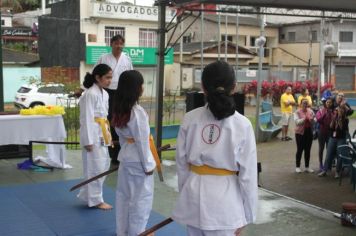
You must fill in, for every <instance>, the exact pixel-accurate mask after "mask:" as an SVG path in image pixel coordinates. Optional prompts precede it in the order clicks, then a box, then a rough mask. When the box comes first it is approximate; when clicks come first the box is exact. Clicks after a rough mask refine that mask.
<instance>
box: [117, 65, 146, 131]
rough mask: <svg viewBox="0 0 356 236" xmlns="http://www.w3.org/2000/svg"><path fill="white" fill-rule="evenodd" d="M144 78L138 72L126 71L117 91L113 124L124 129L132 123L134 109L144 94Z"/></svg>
mask: <svg viewBox="0 0 356 236" xmlns="http://www.w3.org/2000/svg"><path fill="white" fill-rule="evenodd" d="M143 82H144V81H143V76H142V74H141V73H140V72H138V71H136V70H127V71H124V72H123V73H122V74H121V75H120V78H119V83H118V85H117V89H116V91H115V99H114V104H113V109H112V117H113V118H112V120H111V124H112V126H114V127H119V128H123V127H125V126H126V125H127V123H128V122H129V121H130V116H131V110H132V107H133V106H134V105H135V104H136V103H137V102H138V100H139V98H140V96H141V94H142V85H143Z"/></svg>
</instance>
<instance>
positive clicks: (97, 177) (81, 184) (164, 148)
mask: <svg viewBox="0 0 356 236" xmlns="http://www.w3.org/2000/svg"><path fill="white" fill-rule="evenodd" d="M170 146H171V145H170V144H166V145H164V146H162V147H160V148H159V150H160V151H162V150H166V149H168V148H170ZM118 169H119V166H117V167H114V168H112V169H110V170H107V171H105V172H103V173H101V174H99V175H96V176H94V177H91V178H90V179H87V180H85V181H83V182H81V183H79V184H77V185H74V186H73V187H72V188H71V189H70V190H69V191H70V192H72V191H73V190H76V189H78V188H80V187H82V186H84V185H86V184H88V183H90V182H93V181H95V180H97V179H100V178H101V177H104V176H106V175H109V174H111V173H113V172H115V171H117V170H118ZM161 174H162V172H161Z"/></svg>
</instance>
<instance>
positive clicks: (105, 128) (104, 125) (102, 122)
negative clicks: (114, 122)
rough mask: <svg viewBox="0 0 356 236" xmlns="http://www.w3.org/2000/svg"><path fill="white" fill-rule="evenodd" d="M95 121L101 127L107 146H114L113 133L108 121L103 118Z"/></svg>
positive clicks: (96, 118) (97, 118)
mask: <svg viewBox="0 0 356 236" xmlns="http://www.w3.org/2000/svg"><path fill="white" fill-rule="evenodd" d="M94 120H95V122H96V123H98V124H99V125H100V127H101V131H102V133H103V138H104V144H105V146H113V143H112V138H111V133H110V123H109V121H108V119H106V118H102V117H95V119H94Z"/></svg>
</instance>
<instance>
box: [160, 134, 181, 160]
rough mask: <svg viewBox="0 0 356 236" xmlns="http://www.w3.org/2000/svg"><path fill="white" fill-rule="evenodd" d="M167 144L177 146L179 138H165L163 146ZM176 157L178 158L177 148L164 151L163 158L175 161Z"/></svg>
mask: <svg viewBox="0 0 356 236" xmlns="http://www.w3.org/2000/svg"><path fill="white" fill-rule="evenodd" d="M166 144H170V145H171V147H173V146H176V144H177V139H176V138H171V139H163V140H162V146H164V145H166ZM175 159H176V150H172V151H163V152H162V160H169V161H174V160H175Z"/></svg>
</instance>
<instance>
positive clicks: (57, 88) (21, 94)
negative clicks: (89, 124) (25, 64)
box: [15, 84, 77, 108]
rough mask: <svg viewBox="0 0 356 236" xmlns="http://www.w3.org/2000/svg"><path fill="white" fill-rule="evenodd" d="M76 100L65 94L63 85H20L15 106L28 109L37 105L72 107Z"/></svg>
mask: <svg viewBox="0 0 356 236" xmlns="http://www.w3.org/2000/svg"><path fill="white" fill-rule="evenodd" d="M76 104H77V99H75V98H72V96H71V95H69V94H68V93H65V88H64V85H63V84H44V85H36V84H29V85H22V86H21V88H19V90H17V93H16V96H15V106H16V107H18V108H29V107H34V106H38V105H46V106H47V105H60V106H64V107H69V106H70V107H74V106H75V105H76Z"/></svg>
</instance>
